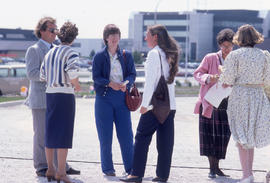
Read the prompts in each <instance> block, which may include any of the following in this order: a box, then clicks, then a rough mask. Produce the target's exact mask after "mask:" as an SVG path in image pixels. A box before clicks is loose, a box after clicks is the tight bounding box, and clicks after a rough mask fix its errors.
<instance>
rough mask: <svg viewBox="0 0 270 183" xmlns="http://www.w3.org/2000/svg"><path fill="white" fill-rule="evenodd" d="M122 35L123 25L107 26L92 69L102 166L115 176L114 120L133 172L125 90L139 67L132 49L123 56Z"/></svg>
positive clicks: (124, 157) (130, 131)
mask: <svg viewBox="0 0 270 183" xmlns="http://www.w3.org/2000/svg"><path fill="white" fill-rule="evenodd" d="M120 36H121V32H120V29H119V28H118V27H117V26H116V25H114V24H108V25H106V26H105V28H104V31H103V40H104V43H105V47H104V48H103V49H102V50H101V51H100V52H98V53H97V54H96V55H95V57H94V61H93V69H92V70H93V81H94V88H95V91H96V101H95V118H96V127H97V132H98V138H99V142H100V157H101V167H102V172H103V173H104V174H105V175H107V176H115V169H114V166H113V160H112V139H113V123H114V124H115V128H116V133H117V138H118V141H119V144H120V148H121V153H122V158H123V162H124V167H125V171H126V173H130V171H131V168H132V157H133V133H132V126H131V117H130V111H129V109H128V108H127V105H126V103H125V91H126V90H127V88H129V87H130V86H131V85H132V84H133V83H134V81H135V77H136V70H135V65H134V61H133V58H132V55H131V53H130V52H127V51H126V53H125V58H124V57H123V52H122V51H121V50H120V48H119V45H118V44H119V41H120ZM127 81H128V82H127Z"/></svg>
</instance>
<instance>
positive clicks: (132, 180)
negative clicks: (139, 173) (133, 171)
mask: <svg viewBox="0 0 270 183" xmlns="http://www.w3.org/2000/svg"><path fill="white" fill-rule="evenodd" d="M120 180H121V181H122V182H135V183H141V182H142V177H132V178H122V179H120Z"/></svg>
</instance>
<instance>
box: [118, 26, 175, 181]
mask: <svg viewBox="0 0 270 183" xmlns="http://www.w3.org/2000/svg"><path fill="white" fill-rule="evenodd" d="M145 40H146V42H147V44H148V47H150V48H151V49H152V50H150V51H149V53H148V55H147V59H146V63H145V69H146V72H145V86H144V93H143V100H142V106H141V108H140V113H141V117H140V121H139V124H138V127H137V133H136V137H135V146H134V157H133V168H132V171H131V174H130V175H129V176H128V177H127V178H126V179H120V180H121V181H123V182H142V178H143V176H144V171H145V166H146V161H147V153H148V148H149V145H150V143H151V139H152V136H153V134H154V133H155V131H157V149H158V162H157V169H156V177H155V178H154V179H153V180H152V181H153V182H166V181H167V180H168V178H169V174H170V166H171V158H172V152H173V144H174V116H175V112H176V104H175V93H174V92H175V91H174V90H175V82H174V78H175V75H176V73H177V72H178V59H179V48H178V46H177V42H176V41H175V40H174V39H173V38H172V37H171V36H169V35H168V32H167V30H166V28H165V26H163V25H154V26H150V27H148V29H147V34H146V37H145ZM162 73H163V75H164V77H165V79H166V81H167V87H168V92H169V103H170V112H169V114H168V116H167V118H166V120H165V121H164V123H160V122H159V120H158V118H157V117H156V116H155V115H154V113H153V110H149V111H148V107H149V105H151V100H152V97H153V94H154V92H155V90H156V88H157V85H158V83H159V80H160V78H161V75H162Z"/></svg>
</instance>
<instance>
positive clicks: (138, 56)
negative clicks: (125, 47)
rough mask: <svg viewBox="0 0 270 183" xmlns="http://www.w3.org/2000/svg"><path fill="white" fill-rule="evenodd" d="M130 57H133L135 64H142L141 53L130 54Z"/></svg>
mask: <svg viewBox="0 0 270 183" xmlns="http://www.w3.org/2000/svg"><path fill="white" fill-rule="evenodd" d="M132 55H133V59H134V62H135V64H142V62H143V57H142V54H141V52H138V51H134V52H133V53H132Z"/></svg>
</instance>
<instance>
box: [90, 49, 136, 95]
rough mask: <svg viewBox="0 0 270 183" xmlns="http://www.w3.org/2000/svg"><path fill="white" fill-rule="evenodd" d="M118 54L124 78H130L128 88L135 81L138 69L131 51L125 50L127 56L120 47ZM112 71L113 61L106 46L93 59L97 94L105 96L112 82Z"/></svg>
mask: <svg viewBox="0 0 270 183" xmlns="http://www.w3.org/2000/svg"><path fill="white" fill-rule="evenodd" d="M117 56H118V59H119V61H120V64H121V66H122V71H123V79H124V81H126V80H128V81H129V83H128V84H127V88H130V86H131V85H132V84H133V83H134V81H135V78H136V69H135V65H134V60H133V57H132V55H131V53H130V52H128V51H126V52H125V58H126V59H125V58H124V56H123V52H122V51H121V50H120V49H119V48H118V50H117ZM110 71H111V62H110V56H109V53H108V47H107V46H105V47H104V48H103V49H102V50H101V51H100V52H98V53H97V54H96V55H95V56H94V59H93V68H92V72H93V81H94V88H95V91H96V94H97V95H101V96H105V95H106V91H107V90H108V87H109V83H110Z"/></svg>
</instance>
